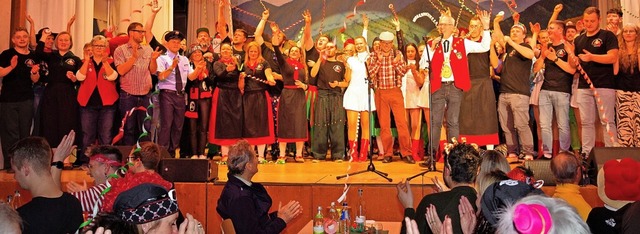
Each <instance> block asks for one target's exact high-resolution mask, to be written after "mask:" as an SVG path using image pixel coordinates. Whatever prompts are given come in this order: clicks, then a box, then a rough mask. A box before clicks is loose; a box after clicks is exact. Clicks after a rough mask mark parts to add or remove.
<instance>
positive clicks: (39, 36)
mask: <svg viewBox="0 0 640 234" xmlns="http://www.w3.org/2000/svg"><path fill="white" fill-rule="evenodd" d="M44 30H51V29H49V28H48V27H44V28H41V29H40V30H38V33H36V41H40V39H41V38H42V32H43V31H44ZM51 36H53V38H56V36H58V34H57V33H54V32H52V33H51Z"/></svg>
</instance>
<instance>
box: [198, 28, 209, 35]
mask: <svg viewBox="0 0 640 234" xmlns="http://www.w3.org/2000/svg"><path fill="white" fill-rule="evenodd" d="M201 32H206V33H207V34H209V29H208V28H205V27H202V28H198V29H197V30H196V35H198V34H200V33H201ZM209 35H211V34H209Z"/></svg>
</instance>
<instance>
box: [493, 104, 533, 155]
mask: <svg viewBox="0 0 640 234" xmlns="http://www.w3.org/2000/svg"><path fill="white" fill-rule="evenodd" d="M498 117H499V119H500V127H502V131H504V137H505V139H506V143H507V151H508V152H507V153H509V154H512V153H513V154H518V153H517V151H518V142H520V151H521V152H522V153H524V154H528V155H533V135H532V134H531V128H530V127H529V96H526V95H522V94H515V93H501V94H500V97H499V98H498Z"/></svg>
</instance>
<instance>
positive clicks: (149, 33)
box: [144, 6, 162, 43]
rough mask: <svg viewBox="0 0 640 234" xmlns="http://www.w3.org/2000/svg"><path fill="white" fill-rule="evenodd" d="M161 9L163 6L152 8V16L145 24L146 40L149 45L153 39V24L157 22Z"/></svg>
mask: <svg viewBox="0 0 640 234" xmlns="http://www.w3.org/2000/svg"><path fill="white" fill-rule="evenodd" d="M161 9H162V7H161V6H159V7H155V8H153V7H152V8H151V15H150V16H149V19H147V22H145V23H144V32H145V33H144V39H145V40H146V41H147V43H148V42H151V39H152V38H153V31H152V29H153V22H154V21H155V20H156V15H158V12H160V10H161Z"/></svg>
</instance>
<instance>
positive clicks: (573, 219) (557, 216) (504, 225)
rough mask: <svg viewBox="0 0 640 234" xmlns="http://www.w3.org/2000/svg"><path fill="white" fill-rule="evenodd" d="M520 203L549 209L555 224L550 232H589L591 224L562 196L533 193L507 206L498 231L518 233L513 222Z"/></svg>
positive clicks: (584, 233)
mask: <svg viewBox="0 0 640 234" xmlns="http://www.w3.org/2000/svg"><path fill="white" fill-rule="evenodd" d="M519 204H538V205H543V206H545V207H546V208H547V210H548V211H549V214H550V215H551V220H553V224H552V225H551V229H550V230H549V233H550V234H555V233H575V234H589V233H591V232H590V231H589V226H587V223H585V222H584V220H582V218H580V215H578V212H577V211H576V209H575V208H574V207H573V206H571V205H569V204H568V203H567V202H565V201H564V200H562V199H560V198H550V197H545V196H542V195H531V196H527V197H524V198H522V199H521V200H520V201H518V202H516V203H515V204H513V205H510V206H508V207H507V209H506V210H504V212H503V213H501V214H500V219H499V221H498V226H497V233H518V232H517V231H516V229H515V226H514V223H513V217H514V214H515V207H516V206H517V205H519Z"/></svg>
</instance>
